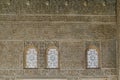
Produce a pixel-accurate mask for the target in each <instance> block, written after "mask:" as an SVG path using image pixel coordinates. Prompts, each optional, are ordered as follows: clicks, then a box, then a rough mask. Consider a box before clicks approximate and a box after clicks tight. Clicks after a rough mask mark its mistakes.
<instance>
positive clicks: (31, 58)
mask: <svg viewBox="0 0 120 80" xmlns="http://www.w3.org/2000/svg"><path fill="white" fill-rule="evenodd" d="M25 61H26V66H25V67H26V68H37V51H36V49H35V48H29V49H28V51H27V54H26V60H25Z"/></svg>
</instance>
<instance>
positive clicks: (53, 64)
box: [47, 49, 58, 68]
mask: <svg viewBox="0 0 120 80" xmlns="http://www.w3.org/2000/svg"><path fill="white" fill-rule="evenodd" d="M47 68H58V51H57V50H56V49H49V50H48V54H47Z"/></svg>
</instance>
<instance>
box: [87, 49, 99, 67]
mask: <svg viewBox="0 0 120 80" xmlns="http://www.w3.org/2000/svg"><path fill="white" fill-rule="evenodd" d="M98 65H99V61H98V52H97V51H96V49H89V50H88V51H87V68H98Z"/></svg>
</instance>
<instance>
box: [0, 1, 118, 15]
mask: <svg viewBox="0 0 120 80" xmlns="http://www.w3.org/2000/svg"><path fill="white" fill-rule="evenodd" d="M0 3H1V4H0V6H1V7H0V13H1V14H8V13H9V14H11V13H12V14H19V13H21V14H102V15H104V14H109V15H114V14H115V3H116V0H106V1H104V0H100V1H99V0H88V1H85V0H74V1H73V0H68V1H66V0H48V1H47V0H35V1H34V0H31V1H27V0H22V1H21V0H12V1H9V0H1V1H0Z"/></svg>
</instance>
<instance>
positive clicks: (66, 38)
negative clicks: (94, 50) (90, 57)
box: [0, 0, 118, 80]
mask: <svg viewBox="0 0 120 80" xmlns="http://www.w3.org/2000/svg"><path fill="white" fill-rule="evenodd" d="M31 1H32V2H29V3H28V2H27V1H25V0H12V1H11V2H9V0H1V1H0V2H1V4H0V6H2V7H1V10H0V80H16V79H17V78H65V79H68V80H81V79H82V78H84V77H87V78H92V77H98V78H99V77H102V78H108V79H110V80H117V77H118V73H117V61H116V57H117V55H116V53H117V48H118V47H117V24H116V14H115V1H114V0H106V1H107V2H105V5H104V4H103V3H104V0H103V2H102V0H101V1H100V0H90V1H89V0H88V1H87V4H86V2H85V3H84V0H75V2H74V1H73V0H71V1H70V2H69V5H66V6H67V7H68V8H65V9H64V7H65V6H62V4H64V3H65V0H60V2H59V0H50V2H49V4H48V3H47V4H46V3H45V2H46V1H45V0H31ZM40 1H41V2H40ZM55 1H56V2H55ZM39 3H40V4H41V5H37V4H39ZM78 3H80V4H83V5H80V4H79V5H78ZM26 4H27V5H26ZM33 4H34V5H33ZM42 4H44V5H42ZM45 4H46V6H45ZM60 4H61V5H60ZM97 4H99V5H97ZM58 5H60V6H62V10H61V11H59V8H61V7H54V6H58ZM75 5H76V6H75ZM8 6H10V7H8ZM39 6H41V7H39ZM47 6H49V7H47ZM50 6H51V7H50ZM77 6H80V8H79V9H80V10H79V9H78V8H77ZM93 6H94V7H93ZM103 7H104V8H103ZM48 8H49V9H48ZM76 8H77V9H76ZM37 9H38V12H37ZM63 9H64V10H65V11H64V10H63ZM82 9H85V10H82ZM58 12H60V13H58ZM30 44H34V45H35V47H36V48H37V49H38V50H39V51H40V52H39V53H38V69H24V67H23V52H24V48H25V47H26V46H27V45H30ZM51 44H54V45H56V46H57V47H58V49H59V53H60V69H46V67H45V51H46V49H47V48H48V47H49V45H51ZM90 44H92V45H96V46H97V47H98V49H99V50H100V53H99V54H100V69H86V62H85V61H86V57H85V54H86V53H85V50H86V48H87V47H88V46H89V45H90Z"/></svg>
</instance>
